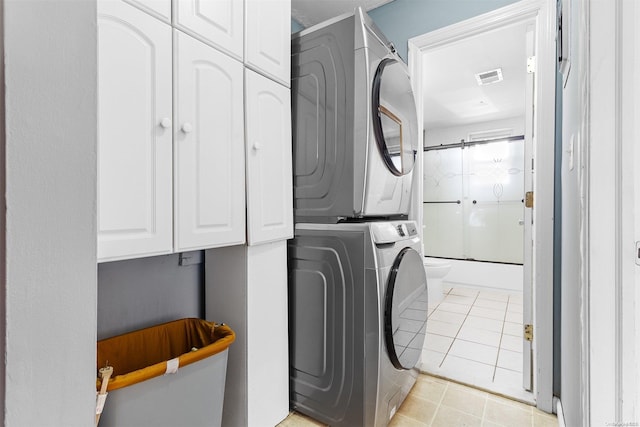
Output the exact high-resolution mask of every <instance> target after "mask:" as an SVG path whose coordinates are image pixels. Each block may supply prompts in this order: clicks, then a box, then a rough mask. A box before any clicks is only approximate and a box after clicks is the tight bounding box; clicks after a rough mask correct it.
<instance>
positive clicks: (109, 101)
mask: <svg viewBox="0 0 640 427" xmlns="http://www.w3.org/2000/svg"><path fill="white" fill-rule="evenodd" d="M98 37H99V43H100V48H99V50H98V71H99V72H98V114H99V131H98V258H99V259H101V260H108V259H118V258H121V257H122V255H123V254H127V256H129V257H135V256H148V255H156V254H163V253H169V252H171V249H172V219H171V206H172V200H171V197H172V196H171V185H172V181H171V168H172V166H171V158H172V155H171V151H172V145H171V143H172V136H171V133H172V131H171V113H172V103H171V28H170V27H169V26H168V25H166V24H164V23H162V22H160V21H158V20H156V19H154V18H152V17H151V16H149V15H147V14H146V13H144V12H141V11H140V10H138V9H136V8H133V7H131V6H129V5H127V4H125V3H122V2H115V1H107V2H101V3H100V5H99V10H98Z"/></svg>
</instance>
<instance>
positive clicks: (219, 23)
mask: <svg viewBox="0 0 640 427" xmlns="http://www.w3.org/2000/svg"><path fill="white" fill-rule="evenodd" d="M173 4H174V7H173V11H174V15H173V23H174V25H175V26H176V27H177V28H180V29H181V30H183V31H184V32H186V33H189V34H191V35H193V36H194V37H196V38H198V39H200V40H202V41H204V42H205V43H208V44H210V45H212V46H215V47H216V48H218V49H221V50H223V51H225V52H227V53H229V54H230V55H232V56H233V57H235V58H237V59H239V60H240V61H242V50H243V21H244V1H243V0H207V1H202V0H174V2H173Z"/></svg>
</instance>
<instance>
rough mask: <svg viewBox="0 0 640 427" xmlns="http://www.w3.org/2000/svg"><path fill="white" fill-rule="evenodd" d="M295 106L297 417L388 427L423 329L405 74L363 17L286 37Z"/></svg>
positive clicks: (412, 372) (411, 377)
mask: <svg viewBox="0 0 640 427" xmlns="http://www.w3.org/2000/svg"><path fill="white" fill-rule="evenodd" d="M291 92H292V109H293V142H294V143H293V147H294V153H293V156H294V175H295V176H294V195H295V196H294V197H295V198H294V208H295V221H296V226H295V237H294V239H293V240H291V241H290V243H289V325H290V326H289V329H290V331H289V336H290V388H291V406H292V408H293V409H295V410H296V411H299V412H301V413H304V414H307V415H309V416H311V417H312V418H315V419H317V420H319V421H321V422H323V423H326V424H329V425H331V426H350V427H353V426H367V427H369V426H386V425H387V424H388V422H389V420H390V419H391V417H392V416H393V415H394V413H395V411H396V410H397V409H398V408H399V406H400V404H401V403H402V402H403V400H404V399H405V397H406V396H407V394H408V392H409V390H410V389H411V387H412V386H413V384H414V383H415V381H416V377H417V374H418V371H417V370H416V367H415V366H416V364H417V363H418V361H419V360H420V354H421V351H422V346H423V343H424V337H425V330H426V321H427V287H426V286H427V283H426V277H425V273H424V267H423V263H422V257H421V256H420V247H421V243H420V238H419V235H418V231H417V226H416V224H415V223H414V222H413V221H408V220H407V218H408V213H409V207H410V198H411V187H412V181H413V173H412V171H413V166H414V163H415V161H416V156H417V154H418V150H419V149H420V147H418V131H417V129H418V126H417V117H416V107H415V100H414V96H413V92H412V89H411V84H410V81H409V75H408V71H407V67H406V65H405V64H404V63H403V62H402V60H401V59H400V57H399V56H398V55H397V54H396V53H395V49H394V48H393V46H392V45H391V43H389V42H388V41H387V39H386V38H385V36H384V35H383V34H382V32H381V31H380V30H379V29H378V28H377V27H376V26H375V24H374V23H373V21H372V20H371V19H370V18H369V17H368V16H367V14H366V13H365V12H364V11H363V10H362V9H360V8H358V9H356V11H355V13H354V14H351V15H348V16H341V17H338V18H335V19H333V20H330V21H327V22H325V23H322V24H318V25H316V26H314V27H311V28H309V29H306V30H304V31H302V32H300V33H297V34H295V35H294V36H293V38H292V91H291ZM420 152H421V151H420ZM418 178H420V177H418Z"/></svg>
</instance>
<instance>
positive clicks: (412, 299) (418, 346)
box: [384, 248, 428, 369]
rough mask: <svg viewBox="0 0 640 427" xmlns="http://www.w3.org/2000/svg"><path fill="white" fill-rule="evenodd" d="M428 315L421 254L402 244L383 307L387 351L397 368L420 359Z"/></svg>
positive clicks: (408, 365)
mask: <svg viewBox="0 0 640 427" xmlns="http://www.w3.org/2000/svg"><path fill="white" fill-rule="evenodd" d="M427 315H428V312H427V277H426V276H425V273H424V266H423V264H422V257H421V256H420V254H419V253H418V252H416V251H415V250H413V249H411V248H404V249H403V250H402V251H400V253H399V254H398V257H397V258H396V259H395V261H394V263H393V266H392V267H391V272H390V273H389V281H388V283H387V291H386V295H385V310H384V334H385V343H386V346H387V353H388V354H389V359H390V360H391V363H392V364H393V366H395V367H396V368H397V369H411V368H413V367H414V366H415V365H416V364H417V363H418V360H420V355H421V353H422V346H423V344H424V337H425V330H426V324H427Z"/></svg>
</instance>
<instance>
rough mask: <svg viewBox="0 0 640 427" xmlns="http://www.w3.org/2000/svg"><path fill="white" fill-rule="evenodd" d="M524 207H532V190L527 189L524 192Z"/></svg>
mask: <svg viewBox="0 0 640 427" xmlns="http://www.w3.org/2000/svg"><path fill="white" fill-rule="evenodd" d="M524 207H525V208H532V207H533V191H527V192H526V193H525V194H524Z"/></svg>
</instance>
